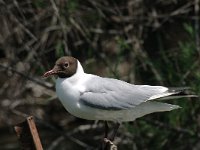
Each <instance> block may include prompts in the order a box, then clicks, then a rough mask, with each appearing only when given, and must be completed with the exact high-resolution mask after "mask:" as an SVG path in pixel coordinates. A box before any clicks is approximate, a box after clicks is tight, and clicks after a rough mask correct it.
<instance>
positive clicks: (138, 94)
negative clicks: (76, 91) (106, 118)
mask: <svg viewBox="0 0 200 150" xmlns="http://www.w3.org/2000/svg"><path fill="white" fill-rule="evenodd" d="M86 85H87V91H85V92H83V93H82V94H81V95H80V102H81V103H83V104H84V105H87V106H90V107H94V108H100V109H105V110H110V109H112V110H119V109H128V108H133V107H135V106H137V105H139V104H141V103H143V102H145V101H147V100H152V99H154V98H153V97H155V98H159V97H162V96H161V95H162V93H165V92H166V91H167V90H168V88H166V87H162V86H148V85H133V84H129V83H127V82H124V81H120V80H117V79H111V78H101V77H98V76H94V77H92V79H90V80H88V81H87V83H86ZM156 95H158V96H157V97H156Z"/></svg>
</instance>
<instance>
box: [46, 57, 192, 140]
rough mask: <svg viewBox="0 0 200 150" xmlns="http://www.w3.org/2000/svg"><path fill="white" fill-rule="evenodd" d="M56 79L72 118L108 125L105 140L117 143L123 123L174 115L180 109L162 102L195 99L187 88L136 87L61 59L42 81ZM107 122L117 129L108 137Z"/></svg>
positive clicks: (78, 63)
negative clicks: (52, 77) (101, 75)
mask: <svg viewBox="0 0 200 150" xmlns="http://www.w3.org/2000/svg"><path fill="white" fill-rule="evenodd" d="M53 75H54V76H57V79H56V94H57V96H58V98H59V100H60V101H61V103H62V104H63V106H64V107H65V109H66V110H67V111H68V112H69V113H70V114H72V115H74V116H76V117H78V118H82V119H86V120H102V121H105V138H107V139H108V140H110V141H113V140H114V137H115V135H116V133H117V130H118V128H119V126H120V124H121V123H123V122H129V121H134V120H135V119H137V118H140V117H142V116H144V115H147V114H151V113H154V112H163V111H171V110H174V109H178V108H180V106H178V105H173V104H168V103H164V102H163V100H165V99H171V98H180V97H195V95H190V94H188V93H186V91H187V90H188V89H189V88H188V87H177V88H168V87H165V86H151V85H135V84H131V83H128V82H125V81H122V80H118V79H114V78H107V77H100V76H97V75H94V74H88V73H85V72H84V69H83V67H82V65H81V63H80V62H79V60H78V59H76V58H74V57H72V56H63V57H60V58H59V59H58V60H57V61H56V63H55V65H54V67H53V69H51V70H49V71H47V72H45V73H44V74H43V77H49V76H53ZM108 121H112V122H116V127H115V128H114V129H113V132H112V134H111V136H110V137H108V124H107V122H108Z"/></svg>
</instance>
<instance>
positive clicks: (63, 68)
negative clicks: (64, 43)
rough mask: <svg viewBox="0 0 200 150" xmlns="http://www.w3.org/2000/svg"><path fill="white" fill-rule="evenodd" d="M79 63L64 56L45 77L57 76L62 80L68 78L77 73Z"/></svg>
mask: <svg viewBox="0 0 200 150" xmlns="http://www.w3.org/2000/svg"><path fill="white" fill-rule="evenodd" d="M77 65H78V61H77V59H76V58H74V57H71V56H64V57H61V58H59V59H58V60H57V61H56V64H55V66H54V67H53V69H51V70H49V71H47V72H46V73H44V75H43V77H49V76H51V75H57V76H58V77H60V78H68V77H71V76H72V75H74V74H75V73H76V70H77Z"/></svg>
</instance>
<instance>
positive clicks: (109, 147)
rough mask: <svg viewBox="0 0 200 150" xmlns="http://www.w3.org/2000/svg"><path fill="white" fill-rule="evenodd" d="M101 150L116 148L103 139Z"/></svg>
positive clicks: (110, 142) (113, 149)
mask: <svg viewBox="0 0 200 150" xmlns="http://www.w3.org/2000/svg"><path fill="white" fill-rule="evenodd" d="M102 149H103V150H117V146H116V145H115V144H114V143H113V142H112V141H110V140H109V139H107V138H104V139H103V147H102Z"/></svg>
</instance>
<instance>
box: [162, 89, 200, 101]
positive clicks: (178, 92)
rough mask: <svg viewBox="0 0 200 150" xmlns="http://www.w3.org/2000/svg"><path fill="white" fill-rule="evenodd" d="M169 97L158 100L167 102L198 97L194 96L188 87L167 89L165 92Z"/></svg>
mask: <svg viewBox="0 0 200 150" xmlns="http://www.w3.org/2000/svg"><path fill="white" fill-rule="evenodd" d="M166 92H167V93H168V94H169V95H168V96H165V97H160V98H159V100H169V99H176V98H183V97H199V96H198V95H195V94H194V92H193V91H192V90H191V88H190V87H178V88H169V90H168V91H166Z"/></svg>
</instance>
